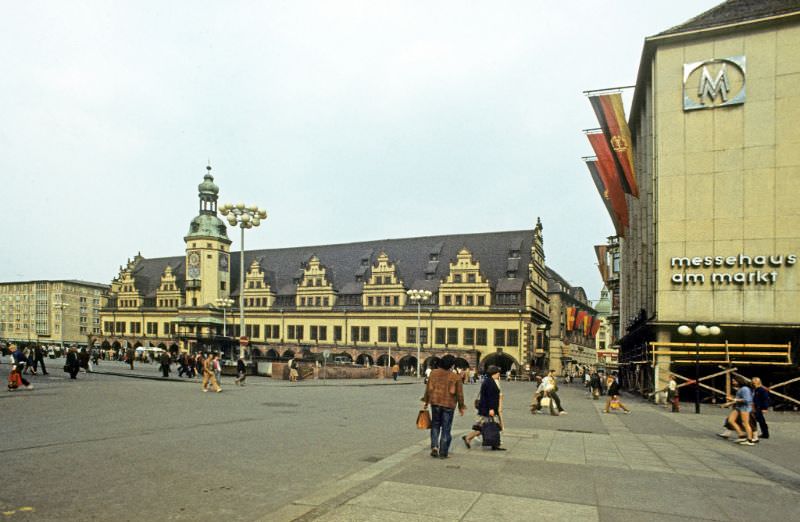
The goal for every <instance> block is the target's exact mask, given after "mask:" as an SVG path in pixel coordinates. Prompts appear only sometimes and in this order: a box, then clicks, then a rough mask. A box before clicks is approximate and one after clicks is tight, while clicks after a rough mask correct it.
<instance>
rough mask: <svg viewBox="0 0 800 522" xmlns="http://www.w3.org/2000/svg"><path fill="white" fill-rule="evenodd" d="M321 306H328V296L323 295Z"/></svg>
mask: <svg viewBox="0 0 800 522" xmlns="http://www.w3.org/2000/svg"><path fill="white" fill-rule="evenodd" d="M322 306H328V298H327V297H323V298H322Z"/></svg>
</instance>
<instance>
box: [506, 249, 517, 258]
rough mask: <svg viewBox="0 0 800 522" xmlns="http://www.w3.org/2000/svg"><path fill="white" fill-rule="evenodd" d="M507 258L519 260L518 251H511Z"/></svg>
mask: <svg viewBox="0 0 800 522" xmlns="http://www.w3.org/2000/svg"><path fill="white" fill-rule="evenodd" d="M508 257H511V258H519V250H512V251H511V252H510V253H509V255H508Z"/></svg>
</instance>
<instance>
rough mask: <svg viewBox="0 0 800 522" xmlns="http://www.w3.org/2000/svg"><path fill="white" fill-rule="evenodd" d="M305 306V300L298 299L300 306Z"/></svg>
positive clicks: (303, 298)
mask: <svg viewBox="0 0 800 522" xmlns="http://www.w3.org/2000/svg"><path fill="white" fill-rule="evenodd" d="M305 305H306V298H305V297H301V298H300V306H305Z"/></svg>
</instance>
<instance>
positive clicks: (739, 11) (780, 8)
mask: <svg viewBox="0 0 800 522" xmlns="http://www.w3.org/2000/svg"><path fill="white" fill-rule="evenodd" d="M793 11H800V0H728V1H727V2H723V3H721V4H719V5H718V6H716V7H712V8H711V9H709V10H708V11H706V12H704V13H701V14H699V15H697V16H695V17H694V18H692V19H691V20H688V21H686V22H684V23H682V24H680V25H676V26H675V27H672V28H670V29H667V30H666V31H663V32H661V33H659V34H658V35H657V36H662V35H670V34H678V33H685V32H689V31H698V30H702V29H711V28H713V27H719V26H722V25H730V24H736V23H740V22H749V21H752V20H758V19H761V18H769V17H772V16H778V15H783V14H787V13H791V12H793Z"/></svg>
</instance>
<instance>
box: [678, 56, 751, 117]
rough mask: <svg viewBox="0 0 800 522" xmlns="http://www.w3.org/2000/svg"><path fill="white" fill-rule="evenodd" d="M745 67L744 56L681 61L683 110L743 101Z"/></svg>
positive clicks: (708, 107)
mask: <svg viewBox="0 0 800 522" xmlns="http://www.w3.org/2000/svg"><path fill="white" fill-rule="evenodd" d="M745 70H746V69H745V57H744V56H731V57H730V58H719V59H715V60H706V61H704V62H694V63H687V64H684V66H683V110H685V111H692V110H696V109H713V108H715V107H725V106H727V105H739V104H741V103H744V98H745Z"/></svg>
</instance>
